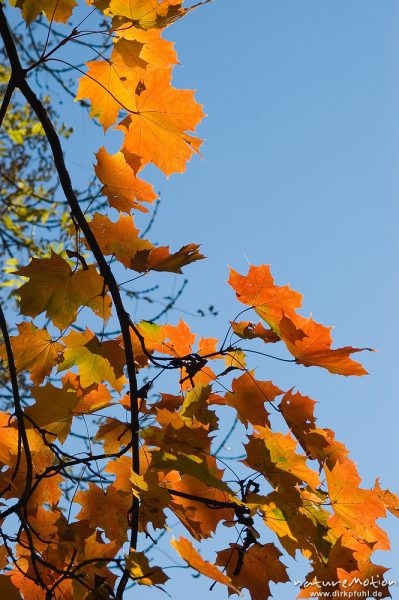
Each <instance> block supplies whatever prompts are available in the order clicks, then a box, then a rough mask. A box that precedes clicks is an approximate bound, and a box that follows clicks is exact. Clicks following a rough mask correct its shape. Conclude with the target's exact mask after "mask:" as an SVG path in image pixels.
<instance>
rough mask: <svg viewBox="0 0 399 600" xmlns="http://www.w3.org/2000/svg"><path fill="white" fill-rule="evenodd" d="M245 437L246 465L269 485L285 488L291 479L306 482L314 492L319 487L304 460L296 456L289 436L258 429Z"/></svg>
mask: <svg viewBox="0 0 399 600" xmlns="http://www.w3.org/2000/svg"><path fill="white" fill-rule="evenodd" d="M248 437H249V443H248V444H247V446H246V449H247V458H246V459H245V463H246V464H247V465H248V466H249V467H251V468H253V469H255V470H256V471H259V472H260V473H263V475H264V476H265V477H266V478H267V479H268V480H269V481H270V482H271V483H272V485H274V486H278V485H281V486H283V487H284V484H285V485H286V484H287V482H289V480H290V477H295V478H296V479H297V480H298V481H300V482H301V481H305V482H306V483H307V484H308V485H309V486H310V487H311V488H313V489H315V488H317V487H318V486H319V485H320V479H319V476H318V474H317V473H316V472H315V471H312V470H311V469H310V468H309V467H308V466H307V465H306V456H304V455H302V454H297V453H296V446H297V443H296V441H295V440H294V439H292V437H291V435H290V434H289V433H287V434H286V435H284V434H282V433H278V432H274V431H271V430H270V429H268V428H266V427H260V426H258V425H257V426H256V433H255V434H254V435H251V436H248Z"/></svg>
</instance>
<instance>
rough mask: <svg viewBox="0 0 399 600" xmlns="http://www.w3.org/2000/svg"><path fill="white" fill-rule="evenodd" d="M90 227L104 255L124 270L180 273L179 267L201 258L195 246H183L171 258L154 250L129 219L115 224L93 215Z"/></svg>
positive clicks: (164, 249)
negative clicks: (110, 256)
mask: <svg viewBox="0 0 399 600" xmlns="http://www.w3.org/2000/svg"><path fill="white" fill-rule="evenodd" d="M90 227H91V229H92V231H93V233H94V235H95V236H96V238H97V239H98V241H99V244H100V246H101V250H102V251H103V253H104V254H113V255H114V256H115V258H117V259H118V260H119V261H120V262H121V263H122V264H123V265H124V266H125V267H127V268H130V269H134V270H136V271H139V272H146V271H149V270H154V271H171V272H173V273H181V267H182V266H183V265H188V264H190V263H192V262H193V261H196V260H200V259H202V258H204V257H203V256H202V254H200V253H199V252H198V246H197V245H196V244H189V245H188V246H183V248H181V249H180V250H179V251H178V252H176V253H174V254H170V253H169V248H168V247H159V248H155V247H154V246H153V244H152V243H151V242H149V241H148V240H144V239H142V238H140V237H139V231H138V229H136V227H135V226H134V221H133V219H132V217H130V216H127V215H121V216H120V217H119V220H118V221H117V222H115V223H114V222H113V221H111V220H110V219H108V217H105V216H102V215H100V214H99V213H96V214H95V215H94V217H93V220H92V221H91V222H90Z"/></svg>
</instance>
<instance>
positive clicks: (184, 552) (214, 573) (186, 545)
mask: <svg viewBox="0 0 399 600" xmlns="http://www.w3.org/2000/svg"><path fill="white" fill-rule="evenodd" d="M170 543H171V545H172V546H173V548H174V549H175V550H176V552H177V553H178V554H179V555H180V556H181V557H182V559H183V560H185V561H186V563H187V564H188V565H190V567H192V568H193V569H195V570H196V571H198V573H201V574H202V575H205V576H206V577H209V578H210V579H213V580H214V581H218V582H219V583H222V584H223V585H226V586H227V587H228V588H230V589H232V590H233V593H238V590H237V589H236V588H235V587H234V586H233V585H232V583H231V579H230V577H228V576H227V575H225V574H224V573H222V571H220V570H219V569H218V568H217V567H215V565H212V564H211V563H210V562H208V561H205V560H204V559H203V558H202V557H201V556H200V554H198V552H197V550H196V549H195V548H194V547H193V545H192V544H191V542H190V541H189V540H187V539H186V538H184V537H180V539H178V540H174V539H172V540H171V542H170Z"/></svg>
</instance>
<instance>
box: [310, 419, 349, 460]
mask: <svg viewBox="0 0 399 600" xmlns="http://www.w3.org/2000/svg"><path fill="white" fill-rule="evenodd" d="M303 441H304V443H305V446H306V450H307V452H308V453H309V454H310V455H311V456H312V458H316V459H317V460H318V461H319V462H320V464H321V466H323V465H324V463H325V464H326V465H327V466H328V468H329V469H332V468H333V467H334V465H335V464H336V463H337V462H339V463H346V462H348V458H347V456H348V454H349V452H348V450H347V448H346V447H345V446H344V444H342V443H341V442H338V441H337V440H336V439H335V434H334V432H333V431H331V429H319V428H316V429H312V430H311V431H309V432H308V433H305V435H304V437H303Z"/></svg>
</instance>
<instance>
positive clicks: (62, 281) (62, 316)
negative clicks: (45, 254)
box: [15, 251, 111, 329]
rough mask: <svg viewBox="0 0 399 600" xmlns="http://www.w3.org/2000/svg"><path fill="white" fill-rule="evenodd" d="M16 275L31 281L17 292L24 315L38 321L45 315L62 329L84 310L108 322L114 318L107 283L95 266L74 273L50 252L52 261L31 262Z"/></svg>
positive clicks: (41, 259) (62, 260)
mask: <svg viewBox="0 0 399 600" xmlns="http://www.w3.org/2000/svg"><path fill="white" fill-rule="evenodd" d="M15 274H16V275H21V276H23V277H28V278H29V281H28V282H27V283H24V284H23V285H22V286H21V287H20V288H19V290H18V293H19V295H20V297H21V302H20V308H21V312H22V313H23V314H24V315H28V316H29V317H36V316H37V315H39V314H40V313H42V312H46V317H48V318H49V319H51V320H52V322H53V323H54V325H55V326H56V327H58V328H59V329H64V328H65V327H68V325H70V324H71V323H73V322H74V321H75V319H76V316H77V312H78V309H79V308H80V307H81V306H87V307H89V308H90V309H91V310H92V311H93V312H94V313H95V314H96V315H97V316H99V317H101V318H103V319H105V320H106V319H108V318H109V317H110V315H111V298H110V296H109V294H105V293H104V289H105V288H104V280H103V278H102V277H101V275H99V274H98V273H97V271H96V268H95V266H94V265H91V266H90V267H88V268H87V269H81V270H72V268H71V266H70V265H69V263H68V262H67V261H66V260H64V259H63V258H62V257H61V256H59V255H58V254H56V253H55V252H53V251H51V256H50V258H32V260H31V262H30V263H29V265H28V266H26V267H21V268H20V269H18V271H16V272H15Z"/></svg>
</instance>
